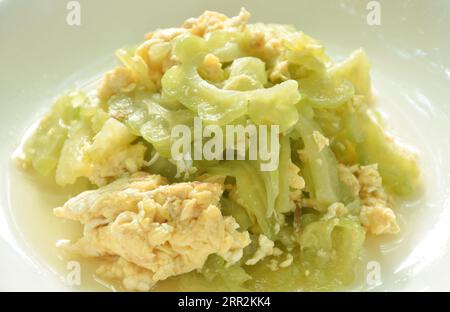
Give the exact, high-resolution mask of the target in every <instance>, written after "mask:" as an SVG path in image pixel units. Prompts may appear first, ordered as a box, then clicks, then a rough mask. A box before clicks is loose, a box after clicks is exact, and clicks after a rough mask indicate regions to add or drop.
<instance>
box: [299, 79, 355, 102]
mask: <svg viewBox="0 0 450 312" xmlns="http://www.w3.org/2000/svg"><path fill="white" fill-rule="evenodd" d="M298 84H299V89H300V93H301V95H302V101H305V102H306V103H308V104H310V105H311V106H313V107H318V108H334V107H338V106H339V105H341V104H343V103H345V102H347V101H349V100H350V99H351V98H352V96H353V95H354V93H355V90H354V88H353V85H352V84H351V83H350V82H349V81H347V80H341V81H335V79H331V78H329V77H327V76H312V77H308V78H305V79H301V80H298Z"/></svg>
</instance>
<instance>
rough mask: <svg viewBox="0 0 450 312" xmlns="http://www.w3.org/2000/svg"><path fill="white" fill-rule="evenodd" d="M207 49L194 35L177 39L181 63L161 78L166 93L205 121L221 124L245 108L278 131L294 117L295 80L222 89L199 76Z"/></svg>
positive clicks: (257, 122)
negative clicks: (269, 84)
mask: <svg viewBox="0 0 450 312" xmlns="http://www.w3.org/2000/svg"><path fill="white" fill-rule="evenodd" d="M207 52H208V43H207V42H206V41H205V40H203V39H201V38H199V37H194V36H187V37H184V38H183V39H181V40H180V41H178V42H177V45H176V55H177V56H178V58H179V59H180V60H181V62H182V65H180V66H174V67H172V68H171V69H170V70H168V71H167V72H166V73H165V74H164V76H163V78H162V82H161V83H162V89H163V92H164V93H165V94H168V95H169V96H171V97H173V98H175V99H177V100H178V101H179V102H180V103H182V104H183V105H184V106H186V107H187V108H189V109H190V110H192V111H193V112H195V113H197V114H198V115H199V116H200V117H201V118H202V119H203V120H204V121H205V122H207V123H215V124H219V125H224V124H226V123H229V122H232V121H233V120H235V119H237V118H239V117H241V116H243V115H245V114H246V113H247V112H248V114H249V116H250V118H251V119H252V120H253V121H254V122H255V123H256V124H275V125H279V126H280V131H285V130H287V129H289V128H290V127H292V126H293V125H294V124H295V122H296V121H297V111H296V108H295V104H296V103H297V102H298V101H299V100H300V94H299V92H298V90H297V86H298V85H297V82H295V81H292V80H291V81H286V82H284V83H281V84H279V85H276V86H274V87H271V88H267V89H256V90H250V91H236V90H223V89H219V88H217V87H216V86H215V85H213V84H210V83H209V82H207V81H205V80H204V79H202V78H201V77H200V75H199V74H198V72H197V66H198V64H199V61H201V60H202V56H204V55H205V54H206V53H207Z"/></svg>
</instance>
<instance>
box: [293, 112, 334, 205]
mask: <svg viewBox="0 0 450 312" xmlns="http://www.w3.org/2000/svg"><path fill="white" fill-rule="evenodd" d="M306 109H307V107H305V106H303V107H302V108H301V112H300V114H299V123H298V124H297V126H296V130H297V131H298V132H299V133H300V135H301V138H302V140H303V144H304V149H303V153H304V155H305V157H306V159H304V164H303V170H305V171H307V172H308V174H309V175H310V176H311V181H310V186H309V189H310V191H311V193H312V195H313V198H315V199H316V200H317V201H318V202H319V204H321V205H322V208H326V207H327V206H328V205H330V204H332V203H335V202H339V201H340V198H339V194H340V191H339V179H338V163H337V161H336V158H335V156H334V154H333V152H332V151H331V149H330V147H328V146H323V147H322V148H321V147H320V146H319V145H318V143H317V142H316V141H315V140H314V135H313V133H314V132H315V131H317V132H318V133H322V129H321V128H320V127H319V125H317V123H316V122H315V121H314V120H313V118H311V117H308V116H307V114H308V112H306V111H305V110H306ZM311 184H312V186H311Z"/></svg>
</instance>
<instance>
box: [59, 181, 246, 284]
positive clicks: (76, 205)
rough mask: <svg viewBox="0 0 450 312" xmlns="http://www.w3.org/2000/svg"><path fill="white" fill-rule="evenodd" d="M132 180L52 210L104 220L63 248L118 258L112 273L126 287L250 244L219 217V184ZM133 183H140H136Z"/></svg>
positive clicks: (233, 257)
mask: <svg viewBox="0 0 450 312" xmlns="http://www.w3.org/2000/svg"><path fill="white" fill-rule="evenodd" d="M131 179H132V180H131V181H128V182H129V183H127V181H126V180H122V182H121V183H118V185H116V186H114V187H113V188H112V189H109V188H108V187H106V189H103V188H100V189H99V190H96V191H89V192H90V193H88V194H85V193H82V194H81V195H79V196H77V197H76V198H75V199H72V200H70V201H69V202H68V203H66V205H64V206H63V207H62V208H57V209H55V214H56V215H57V216H60V217H64V218H69V219H74V220H80V221H81V222H83V223H85V224H89V222H90V221H89V218H90V217H92V218H95V219H91V220H98V216H101V219H102V220H104V221H105V222H104V223H102V222H100V226H92V225H91V226H90V227H89V228H88V229H87V230H85V233H84V236H83V237H82V238H81V239H80V240H79V241H77V242H76V243H75V244H73V245H71V246H70V247H68V248H69V249H70V250H71V251H72V252H77V253H79V254H81V255H84V256H97V257H103V256H116V257H120V258H119V260H117V262H115V263H113V268H115V269H114V270H113V271H112V272H113V273H111V274H113V275H114V277H115V278H119V279H121V280H122V283H123V285H124V287H125V288H127V289H130V290H139V289H141V288H145V289H147V288H149V287H151V286H152V285H154V284H155V283H156V282H158V281H160V280H164V279H166V278H168V277H170V276H175V275H179V274H183V273H187V272H190V271H192V270H195V269H200V268H202V266H203V264H204V263H205V261H206V259H207V257H208V256H209V255H211V254H218V255H219V256H221V257H222V258H223V259H225V260H226V261H227V262H228V263H229V264H233V263H235V262H237V261H238V260H240V258H241V257H242V255H243V248H244V247H246V246H247V245H249V244H250V238H249V234H248V232H239V231H237V229H238V227H239V225H238V224H237V223H236V221H235V220H234V218H233V217H223V216H222V214H221V212H220V209H219V200H220V196H221V194H222V187H221V185H220V184H214V183H206V182H190V183H178V184H172V185H161V184H163V183H165V180H164V179H163V178H161V177H158V176H152V175H146V174H144V173H140V174H139V176H138V179H141V180H139V181H138V182H136V181H134V182H133V179H136V176H132V177H131ZM144 181H145V182H144ZM136 183H137V185H139V186H140V187H141V188H136V187H135V185H136ZM148 189H149V190H148ZM96 192H97V193H96ZM95 195H97V197H96V196H95ZM108 221H109V222H108ZM97 223H98V222H97ZM121 259H122V260H121ZM136 266H138V267H136ZM144 269H145V270H147V271H142V270H144ZM105 271H108V270H106V269H104V268H103V269H101V268H100V270H99V272H100V273H102V272H105ZM114 272H116V273H114ZM136 279H137V280H139V281H136Z"/></svg>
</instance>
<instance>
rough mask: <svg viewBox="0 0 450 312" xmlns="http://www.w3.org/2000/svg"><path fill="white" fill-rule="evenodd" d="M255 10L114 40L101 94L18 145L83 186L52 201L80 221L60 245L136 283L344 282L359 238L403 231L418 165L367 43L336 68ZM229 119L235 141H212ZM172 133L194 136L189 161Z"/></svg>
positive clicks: (57, 115)
mask: <svg viewBox="0 0 450 312" xmlns="http://www.w3.org/2000/svg"><path fill="white" fill-rule="evenodd" d="M249 18H250V14H249V13H248V12H247V11H246V10H245V9H242V10H241V12H240V13H239V14H238V15H237V16H235V17H232V18H229V17H227V16H225V15H223V14H220V13H217V12H212V11H206V12H204V13H203V14H202V15H200V16H199V17H198V18H190V19H188V20H187V21H185V22H184V23H183V24H182V26H180V27H177V28H168V29H158V30H155V31H153V32H151V33H149V34H147V35H146V36H145V40H144V42H142V43H141V44H138V45H136V46H134V47H126V48H122V49H119V50H118V51H117V52H116V55H117V57H118V59H119V61H120V63H121V64H120V65H119V66H117V67H116V68H114V69H112V70H111V71H109V72H107V73H106V74H105V75H104V76H103V79H102V80H101V82H100V83H99V84H98V87H97V89H96V90H95V92H90V93H87V92H85V91H83V90H74V91H70V92H68V93H67V94H65V95H63V96H61V97H60V98H58V99H57V100H56V102H55V104H54V105H53V107H52V108H51V110H50V111H49V112H48V113H47V114H46V115H45V116H44V117H43V118H42V119H41V120H40V122H39V124H38V125H37V127H36V129H35V131H34V133H33V134H32V135H31V136H30V137H29V138H28V139H27V140H26V142H25V144H24V145H23V156H22V159H21V162H22V164H23V166H24V167H27V168H32V169H33V170H35V171H36V172H38V173H39V174H41V175H45V176H51V177H54V181H55V183H56V184H57V185H59V186H60V187H64V186H67V185H71V184H74V183H76V182H77V181H80V180H85V181H88V182H89V185H90V187H89V188H88V189H86V190H85V191H84V192H82V193H80V194H78V195H76V196H74V197H73V198H71V199H69V200H68V201H67V202H66V203H61V206H60V207H57V208H54V210H53V212H54V214H55V216H57V217H59V218H64V219H68V220H73V221H76V222H79V223H80V227H83V233H82V235H81V237H80V238H79V239H78V240H76V241H71V242H69V243H67V244H64V245H63V246H62V248H64V250H65V251H66V252H69V253H71V254H78V255H81V256H83V257H86V258H96V259H98V260H99V261H100V262H101V265H100V266H99V267H98V270H97V273H96V274H97V276H98V278H100V279H102V280H104V281H106V282H109V283H112V284H113V285H119V286H118V287H121V288H122V289H124V290H132V291H148V290H152V289H155V287H157V286H158V284H160V283H163V282H167V281H171V282H172V285H174V286H173V288H172V289H173V290H246V291H247V290H250V291H274V290H297V289H302V290H335V289H342V288H345V287H348V286H350V285H351V284H352V283H353V282H354V280H355V275H356V270H355V267H356V265H357V263H358V259H359V256H360V251H361V248H362V247H363V244H364V241H365V239H366V237H367V236H370V235H394V234H397V233H398V232H399V231H400V230H401V228H400V226H399V224H398V220H397V215H396V208H397V206H398V201H399V200H400V199H404V198H408V197H410V196H412V195H414V194H416V193H418V191H419V190H420V184H421V183H420V170H419V167H418V163H417V159H416V155H414V154H412V153H411V152H409V151H408V150H406V149H405V148H404V147H402V146H401V145H399V144H398V143H397V142H396V140H394V139H393V138H392V137H390V136H389V135H388V134H387V133H386V131H385V129H384V125H383V122H382V120H381V117H380V115H379V113H378V112H377V108H376V106H375V104H374V98H373V95H372V91H371V80H370V62H369V59H368V57H367V55H366V54H365V52H364V51H363V50H362V49H359V50H356V51H355V52H353V53H352V54H351V55H350V56H349V57H348V58H347V59H346V60H344V61H342V62H339V63H336V62H333V61H332V60H331V58H330V57H329V56H328V55H327V54H326V53H325V50H324V47H323V46H322V45H321V44H320V43H319V42H318V41H317V40H315V39H313V38H311V37H309V36H308V35H306V34H304V33H303V32H301V31H298V30H296V29H295V28H294V27H293V26H288V25H279V24H262V23H256V24H249V23H248V20H249ZM180 126H181V128H177V127H180ZM232 126H233V127H236V128H238V129H241V130H242V129H243V130H244V135H243V136H242V137H241V139H239V138H237V139H236V140H234V139H233V140H231V141H229V139H230V137H228V136H227V135H223V136H222V135H220V137H219V134H221V133H223V132H227V131H228V129H231V128H230V127H232ZM274 126H276V127H274ZM264 127H266V128H264ZM173 129H182V130H183V131H188V132H189V131H190V133H194V134H193V135H192V136H190V137H189V139H188V141H187V144H184V145H183V146H184V147H186V146H185V145H187V147H188V148H189V151H190V152H184V153H182V154H181V157H178V156H180V155H178V156H177V154H174V151H178V150H179V147H180V146H182V145H180V146H178V143H177V142H175V141H174V137H173ZM252 129H253V130H252ZM267 129H268V130H267ZM180 131H181V130H180ZM196 131H200V132H201V133H202V134H203V139H204V140H203V141H201V142H200V143H202V144H203V145H198V144H197V143H199V141H198V136H197V134H196ZM252 131H253V132H252ZM181 132H182V131H181ZM181 132H180V133H181ZM263 133H266V134H267V135H268V136H269V137H270V139H267V140H265V139H261V138H263V136H262V134H263ZM227 134H228V132H227ZM235 134H236V133H232V136H231V137H232V138H234V136H235ZM253 134H254V135H257V138H258V139H259V140H255V141H252V135H253ZM213 136H214V139H215V140H214V144H213V143H211V142H212V141H208V140H207V138H211V137H213ZM237 136H239V135H237ZM230 142H231V143H230ZM252 142H253V143H255V142H258V147H259V148H260V150H259V151H257V153H255V154H252V148H254V147H255V146H256V144H253V143H252ZM185 143H186V142H185ZM213 145H214V147H215V148H211V146H213ZM199 146H200V149H201V151H203V154H201V153H200V157H198V155H197V154H196V153H197V152H198V148H199ZM261 146H262V147H266V150H265V152H266V154H268V155H269V156H276V161H275V164H276V166H275V168H272V169H268V170H267V167H264V165H265V164H267V161H268V160H269V159H268V158H267V157H266V158H264V157H262V156H264V153H262V151H261V148H262V147H261ZM268 146H269V147H270V148H267V147H268ZM207 147H209V148H210V150H211V151H212V150H214V155H215V157H207V156H206V154H204V152H205V150H206V151H207V150H208V148H207ZM242 154H243V155H244V156H246V154H248V155H247V156H249V157H242ZM251 155H253V156H255V155H256V156H257V157H253V158H252V156H251ZM229 156H230V157H229ZM266 156H267V155H266ZM263 168H266V169H263Z"/></svg>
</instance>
